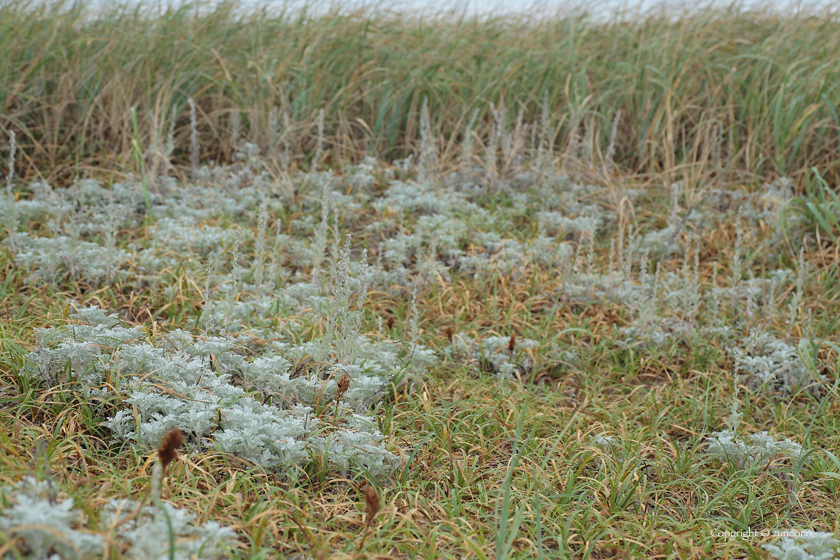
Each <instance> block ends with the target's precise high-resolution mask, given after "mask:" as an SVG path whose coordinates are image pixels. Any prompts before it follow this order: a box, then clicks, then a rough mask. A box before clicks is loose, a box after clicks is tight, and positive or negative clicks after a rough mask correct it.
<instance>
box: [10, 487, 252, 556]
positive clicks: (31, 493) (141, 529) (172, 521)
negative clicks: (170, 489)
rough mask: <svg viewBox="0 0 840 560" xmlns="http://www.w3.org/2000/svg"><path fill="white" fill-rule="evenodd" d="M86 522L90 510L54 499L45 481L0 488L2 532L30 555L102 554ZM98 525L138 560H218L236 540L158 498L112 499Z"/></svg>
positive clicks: (103, 547)
mask: <svg viewBox="0 0 840 560" xmlns="http://www.w3.org/2000/svg"><path fill="white" fill-rule="evenodd" d="M87 520H88V514H87V513H86V512H85V511H84V510H83V509H77V508H76V507H75V504H74V501H73V499H72V498H65V499H61V500H59V499H58V497H57V491H56V489H55V487H54V485H53V483H52V482H51V481H49V480H47V481H38V480H37V479H35V478H34V477H31V476H27V477H24V478H23V479H22V480H21V481H20V482H18V483H17V484H15V485H11V486H4V487H0V531H2V532H3V533H5V534H7V535H14V536H15V537H18V538H19V543H20V544H19V545H18V546H23V547H24V551H25V552H26V553H27V557H28V558H33V559H36V560H87V559H89V558H101V557H103V554H106V552H105V551H106V540H105V538H104V536H103V534H102V533H99V532H95V531H93V530H91V529H89V528H88V527H87V526H86V525H87ZM99 527H100V528H104V529H106V530H108V529H109V528H111V532H112V534H111V535H110V538H109V539H108V540H109V542H110V545H111V546H117V547H119V548H125V549H127V552H126V554H127V556H128V557H129V558H136V559H138V560H146V559H152V558H174V559H177V560H189V559H193V558H199V559H202V560H212V559H216V558H222V557H224V556H225V552H226V551H227V550H229V548H230V546H231V545H233V543H234V542H235V539H236V534H235V533H234V531H233V530H232V529H230V528H228V527H224V526H222V525H220V524H219V523H217V522H215V521H207V522H206V523H204V524H203V525H201V524H198V523H197V522H196V518H195V516H194V515H193V514H191V513H189V512H188V511H186V510H183V509H179V508H176V507H174V506H172V505H171V504H168V503H161V502H154V503H151V504H146V505H138V504H136V503H134V502H132V501H130V500H111V501H110V502H109V503H108V504H107V505H106V506H105V507H104V508H103V510H102V512H101V515H100V520H99ZM10 557H11V556H10Z"/></svg>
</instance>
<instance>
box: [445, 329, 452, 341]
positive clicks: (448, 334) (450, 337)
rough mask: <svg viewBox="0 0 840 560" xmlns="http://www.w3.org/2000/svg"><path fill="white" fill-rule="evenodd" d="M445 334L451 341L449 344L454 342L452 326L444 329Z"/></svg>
mask: <svg viewBox="0 0 840 560" xmlns="http://www.w3.org/2000/svg"><path fill="white" fill-rule="evenodd" d="M443 334H445V335H446V340H448V341H449V344H452V327H446V328H445V329H444V330H443Z"/></svg>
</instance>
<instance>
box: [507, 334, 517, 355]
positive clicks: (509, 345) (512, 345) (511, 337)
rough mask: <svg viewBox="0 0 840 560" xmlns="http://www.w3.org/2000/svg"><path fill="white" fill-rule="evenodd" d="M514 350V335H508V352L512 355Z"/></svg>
mask: <svg viewBox="0 0 840 560" xmlns="http://www.w3.org/2000/svg"><path fill="white" fill-rule="evenodd" d="M515 349H516V333H513V334H512V335H510V341H509V342H508V351H509V352H510V353H511V354H513V351H514V350H515Z"/></svg>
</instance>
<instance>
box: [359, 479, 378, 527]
mask: <svg viewBox="0 0 840 560" xmlns="http://www.w3.org/2000/svg"><path fill="white" fill-rule="evenodd" d="M362 492H364V495H365V516H366V519H365V525H367V526H368V527H370V526H371V525H372V524H373V519H374V518H375V517H376V514H377V513H379V508H380V507H381V506H380V503H379V494H378V493H377V491H376V488H374V487H373V486H371V485H370V484H365V485H364V487H362Z"/></svg>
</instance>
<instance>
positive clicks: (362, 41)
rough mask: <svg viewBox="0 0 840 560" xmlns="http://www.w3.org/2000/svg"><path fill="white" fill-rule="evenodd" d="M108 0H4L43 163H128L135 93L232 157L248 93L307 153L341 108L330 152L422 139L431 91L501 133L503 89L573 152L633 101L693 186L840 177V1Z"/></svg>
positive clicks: (632, 158) (388, 148)
mask: <svg viewBox="0 0 840 560" xmlns="http://www.w3.org/2000/svg"><path fill="white" fill-rule="evenodd" d="M109 5H110V6H111V7H110V8H108V9H107V10H106V11H104V12H102V13H98V14H93V13H91V12H90V11H89V10H86V9H83V8H82V7H81V4H80V3H76V4H73V3H70V2H61V1H58V2H47V3H44V4H42V5H40V6H38V7H33V6H32V5H31V3H30V2H27V1H25V0H15V1H12V2H6V3H4V4H3V5H2V6H0V22H1V23H0V51H2V52H3V53H4V56H3V59H2V61H0V106H2V108H3V110H2V111H0V113H1V114H0V130H15V131H17V132H18V134H19V136H18V141H19V142H20V143H21V144H22V145H24V146H25V151H26V156H25V159H24V165H25V166H26V168H27V173H28V174H29V175H38V174H46V175H47V176H48V177H49V178H51V179H57V178H59V179H62V180H69V179H71V178H72V176H73V175H74V174H76V173H77V172H79V171H80V170H83V169H107V170H110V169H114V167H115V166H117V167H118V166H119V164H123V165H125V164H128V162H129V161H130V158H131V150H132V141H133V140H134V138H135V135H134V130H133V127H132V122H131V119H130V118H129V117H128V115H129V114H130V110H131V108H132V107H135V108H136V110H137V114H138V118H139V121H140V127H141V129H142V134H143V137H144V139H145V140H144V143H145V145H148V144H149V141H150V136H151V135H153V130H157V131H158V132H157V136H158V139H160V136H161V135H165V132H166V130H167V129H168V126H167V115H168V111H170V107H171V106H172V105H173V104H175V105H176V107H177V110H178V112H179V114H180V117H179V120H178V128H177V136H178V139H179V145H180V146H183V147H186V146H187V144H188V134H189V130H188V116H187V113H188V112H187V107H186V102H187V98H188V97H193V98H195V99H196V101H197V103H198V106H199V115H198V116H199V121H200V126H201V133H202V146H203V148H204V151H205V159H215V160H218V161H229V159H230V157H231V153H230V144H229V142H228V136H229V133H230V112H231V111H232V110H234V109H236V110H240V111H242V114H243V123H244V131H245V135H246V136H247V137H248V138H249V139H250V140H252V141H254V142H256V143H258V144H259V145H261V146H262V147H265V146H266V144H267V143H268V142H269V141H270V134H269V126H268V124H269V113H270V112H271V109H272V108H273V107H274V106H278V107H279V108H280V110H281V111H288V112H289V113H290V115H291V119H292V131H291V132H290V136H288V137H287V138H288V139H289V140H290V141H291V143H292V145H293V147H294V148H295V151H296V153H298V154H304V153H307V154H308V153H310V150H311V149H312V148H313V147H314V137H313V136H314V134H315V132H314V131H315V121H316V119H317V114H318V111H319V109H321V108H324V109H325V110H326V115H327V118H326V124H327V127H326V128H327V133H328V135H329V136H330V137H331V139H330V142H329V143H328V148H329V150H330V153H329V154H328V157H331V158H332V159H333V160H346V159H347V158H353V157H358V155H359V154H360V153H361V151H362V150H364V149H366V148H367V149H369V150H372V151H374V152H376V153H379V154H382V155H384V156H385V157H388V158H395V157H402V156H404V155H406V154H407V153H411V152H412V151H413V146H414V142H415V140H416V138H417V135H418V126H419V112H420V106H421V104H422V101H423V99H424V98H426V97H428V98H429V104H430V109H431V116H432V125H433V128H434V129H435V130H436V131H437V132H439V133H440V134H441V135H443V137H444V139H445V142H446V151H447V153H448V154H449V155H454V151H455V150H456V146H457V144H455V143H454V142H453V140H456V139H457V138H458V137H459V135H460V134H461V133H462V131H463V127H464V124H465V121H466V119H467V115H468V114H469V113H470V112H471V111H472V109H473V108H478V109H479V110H480V119H479V120H480V122H479V123H478V125H477V129H476V130H477V131H478V133H479V134H480V135H482V136H485V135H486V133H487V131H488V129H489V124H490V120H491V117H490V113H489V111H488V107H489V103H490V102H494V103H496V104H498V103H500V101H501V100H503V99H504V101H505V102H506V104H507V106H508V114H509V116H510V118H511V119H513V118H515V117H516V114H517V112H518V110H519V109H520V108H521V109H523V110H524V111H525V117H526V120H528V121H532V122H536V121H538V120H539V112H540V103H541V100H542V99H543V95H544V94H547V95H548V99H549V102H550V105H551V113H552V121H553V124H554V126H555V129H556V137H555V145H556V146H557V147H558V148H559V149H560V150H565V149H566V148H568V146H569V144H570V143H571V141H572V139H573V137H574V136H575V135H576V134H577V133H578V132H579V131H581V130H582V127H583V126H586V127H588V128H589V130H590V131H591V135H590V136H587V137H585V138H591V139H592V140H591V141H590V145H589V151H591V152H592V153H593V156H592V157H593V158H595V159H597V158H598V157H600V156H599V152H600V150H603V149H604V147H605V146H606V141H607V136H608V134H609V128H610V122H611V120H612V118H613V116H614V114H615V112H616V111H617V110H619V109H620V110H621V111H622V115H623V117H622V120H621V123H620V126H619V138H618V145H617V158H616V159H617V162H618V163H619V165H620V166H621V167H622V168H624V169H625V170H628V171H632V172H643V173H646V174H648V175H650V176H651V177H659V178H660V179H661V180H666V181H667V180H676V179H678V178H686V179H688V181H689V183H691V186H694V184H696V183H697V182H699V181H701V180H702V179H703V178H704V177H706V176H707V175H708V174H710V173H717V174H720V173H725V174H726V176H727V177H728V178H729V179H733V180H744V181H748V182H752V181H753V180H754V178H755V177H756V176H761V177H768V176H772V175H787V176H790V177H793V178H796V179H798V180H800V181H804V176H805V174H806V171H807V169H808V167H809V166H817V167H819V168H820V169H821V170H822V172H823V173H824V174H825V176H826V178H827V179H829V181H831V182H833V181H834V180H835V179H836V177H837V170H836V161H835V158H834V154H836V152H837V149H838V141H837V139H838V124H840V123H839V122H838V116H837V109H836V108H837V106H838V102H840V91H838V85H837V84H838V83H840V80H838V78H839V77H840V62H838V61H840V39H838V38H840V23H838V20H837V19H836V16H829V15H825V14H820V15H816V16H811V15H805V14H803V15H784V16H781V15H778V14H774V13H771V12H762V11H757V12H742V11H739V10H737V9H734V8H733V9H715V10H704V11H703V12H702V13H669V12H660V11H653V12H650V13H647V14H645V15H643V16H637V17H635V18H612V19H610V18H607V19H606V20H604V18H600V19H598V18H595V17H593V16H591V15H589V14H587V13H586V12H585V11H584V12H577V13H573V14H560V15H556V16H554V17H549V18H545V19H540V20H535V21H528V20H525V19H517V18H513V17H504V18H489V19H484V20H475V19H469V18H467V19H459V20H452V19H447V18H445V17H442V16H441V17H429V18H426V19H418V18H415V17H410V16H406V15H400V14H395V13H391V12H389V11H387V10H370V11H359V12H352V13H345V14H340V13H328V14H326V15H319V16H306V15H305V14H301V13H297V12H290V11H282V10H275V11H270V10H266V11H264V12H260V11H254V10H250V11H249V10H244V9H241V8H240V7H239V6H238V5H237V4H236V3H235V2H227V3H222V4H220V5H219V6H218V7H216V8H213V9H203V10H202V11H201V13H200V15H198V16H196V15H195V10H194V8H193V7H192V6H190V5H185V6H184V7H183V8H180V9H170V10H167V11H165V12H164V13H160V14H158V13H157V12H156V11H154V10H152V11H151V12H148V11H144V10H140V9H136V8H134V7H132V5H131V4H129V3H109ZM151 121H154V122H155V123H156V126H155V127H154V128H153V127H152V126H151V124H150V123H151ZM275 141H276V139H275ZM185 152H186V149H185V148H184V149H182V150H179V153H181V154H182V155H183V154H184V153H185ZM718 156H719V157H718ZM718 160H720V163H719V162H718ZM184 161H186V157H185V156H184ZM709 167H711V169H707V168H709Z"/></svg>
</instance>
